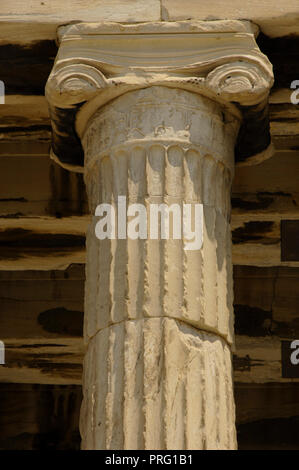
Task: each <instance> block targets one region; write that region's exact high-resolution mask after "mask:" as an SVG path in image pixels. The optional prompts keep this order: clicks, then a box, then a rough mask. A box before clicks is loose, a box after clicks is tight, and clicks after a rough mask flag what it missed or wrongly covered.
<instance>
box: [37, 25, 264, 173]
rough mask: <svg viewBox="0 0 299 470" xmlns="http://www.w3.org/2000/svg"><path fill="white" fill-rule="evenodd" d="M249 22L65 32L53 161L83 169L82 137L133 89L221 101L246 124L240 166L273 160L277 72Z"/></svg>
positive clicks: (51, 97)
mask: <svg viewBox="0 0 299 470" xmlns="http://www.w3.org/2000/svg"><path fill="white" fill-rule="evenodd" d="M256 34H257V28H256V27H255V26H254V25H252V24H251V23H250V22H248V21H230V20H223V21H199V22H188V21H184V22H173V23H167V22H165V23H143V24H132V25H129V24H126V25H124V24H118V23H77V24H72V25H69V26H64V27H61V28H60V29H59V43H60V47H59V51H58V55H57V58H56V61H55V65H54V67H53V70H52V72H51V74H50V77H49V79H48V82H47V85H46V96H47V99H48V102H49V106H50V113H51V119H52V127H53V144H52V157H53V158H54V159H56V160H58V161H59V162H60V164H61V165H63V166H65V167H67V168H70V169H73V170H75V171H83V166H84V153H83V149H82V145H81V139H82V137H83V135H84V132H85V129H86V126H87V123H88V121H89V119H90V118H91V117H92V115H93V114H94V113H95V112H96V111H97V110H98V109H99V108H100V107H102V106H103V105H105V104H106V103H108V102H109V101H111V100H112V99H115V98H116V97H118V96H120V95H122V94H124V93H127V92H129V91H133V90H138V89H141V88H147V87H152V86H164V87H169V88H177V89H183V90H186V91H190V92H193V93H197V94H200V95H203V96H205V97H207V98H210V99H212V100H215V101H217V102H218V103H219V104H221V105H222V106H223V110H224V111H225V110H227V111H229V112H230V113H231V114H232V115H235V116H238V117H239V118H241V123H242V124H241V127H240V131H239V135H238V139H237V142H236V146H235V160H236V162H237V163H239V164H251V163H256V162H259V161H262V160H263V159H265V158H268V157H269V156H271V154H272V146H271V138H270V132H269V119H268V109H267V98H268V94H269V90H270V88H271V86H272V84H273V74H272V66H271V64H270V62H269V60H268V59H267V57H266V56H265V55H264V54H262V53H261V51H260V50H259V48H258V46H257V44H256V41H255V36H256Z"/></svg>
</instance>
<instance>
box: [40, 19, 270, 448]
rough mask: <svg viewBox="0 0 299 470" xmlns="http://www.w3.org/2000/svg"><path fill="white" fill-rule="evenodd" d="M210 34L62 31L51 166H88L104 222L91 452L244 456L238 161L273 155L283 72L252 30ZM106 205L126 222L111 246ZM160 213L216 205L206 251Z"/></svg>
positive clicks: (199, 26) (90, 355)
mask: <svg viewBox="0 0 299 470" xmlns="http://www.w3.org/2000/svg"><path fill="white" fill-rule="evenodd" d="M212 23H213V24H211V23H196V24H192V25H190V24H189V25H187V26H186V23H182V24H176V25H175V26H174V25H173V24H169V25H168V24H167V23H165V24H163V25H131V26H124V25H122V26H120V25H113V26H111V25H84V24H79V25H76V26H71V27H69V28H68V29H66V30H65V29H63V30H62V34H61V37H62V42H61V46H60V50H59V54H58V57H57V60H56V65H55V67H54V70H53V72H52V74H51V76H50V78H49V82H48V85H47V96H48V99H49V102H50V105H51V106H50V108H51V112H52V120H53V131H54V132H53V157H54V158H56V159H60V161H61V162H62V164H63V165H64V166H69V165H73V166H74V167H75V169H77V170H78V167H79V166H80V165H81V164H82V163H83V161H82V157H83V155H84V178H85V182H86V188H87V193H88V199H89V204H90V210H91V213H92V214H93V222H92V223H91V225H90V228H89V231H88V234H87V260H86V289H85V325H84V337H85V343H86V355H85V360H84V377H83V395H84V398H83V404H82V410H81V420H80V430H81V435H82V448H84V449H235V448H236V434H235V408H234V400H233V384H232V366H231V348H232V344H233V307H232V303H233V293H232V292H233V287H232V262H231V238H230V227H229V218H230V190H231V182H232V178H233V170H234V154H235V148H236V149H237V152H236V153H237V154H239V158H240V160H242V162H243V163H244V161H245V160H250V159H253V161H259V160H260V159H262V158H265V157H266V156H267V152H268V149H269V143H270V142H269V133H268V129H267V115H266V112H265V109H266V107H265V103H266V98H267V93H268V90H269V87H270V85H271V80H272V75H271V67H270V66H269V63H268V61H267V59H266V58H265V57H264V56H263V55H262V54H261V53H260V52H259V51H257V48H256V44H255V42H254V34H253V31H252V30H251V29H250V25H248V24H247V23H241V22H233V24H232V22H212ZM216 23H217V25H216V26H215V24H216ZM109 28H110V29H109ZM188 28H189V29H188ZM215 28H216V32H217V34H216V33H215ZM211 31H212V32H211ZM140 33H142V34H140ZM174 33H177V36H176V35H175V34H174ZM191 33H192V34H191ZM120 36H121V39H120ZM91 38H92V39H91ZM174 38H175V39H174ZM237 41H239V42H240V44H239V48H238V54H235V50H236V42H237ZM225 48H226V49H227V50H226V49H225ZM140 51H141V52H140ZM174 51H175V54H174ZM232 51H233V52H232ZM84 55H87V57H85V59H83V58H82V57H84ZM240 127H241V130H240ZM244 132H247V134H246V135H245V138H244ZM250 132H253V133H254V134H255V140H254V142H253V145H252V147H250V145H248V141H249V140H250ZM78 137H79V139H80V143H81V144H80V143H79V139H78ZM242 142H243V143H242ZM244 142H245V144H244ZM81 145H82V147H81ZM70 146H72V148H73V150H74V154H73V156H72V152H71V151H70V150H72V149H70ZM244 147H245V148H244ZM54 153H55V155H54ZM120 200H121V201H125V204H126V208H128V207H129V206H130V205H131V204H140V205H141V206H140V207H145V208H146V215H147V216H148V217H147V232H146V235H145V236H142V237H139V238H135V239H133V238H132V237H131V238H130V237H129V236H128V233H127V229H128V227H127V219H125V220H124V219H123V217H124V215H123V210H122V209H121V208H120V207H119V205H118V202H119V201H120ZM101 204H110V205H111V206H112V207H113V208H114V211H115V215H116V221H117V223H116V231H115V237H112V238H111V237H110V238H105V239H101V240H100V239H98V238H97V236H96V224H97V223H98V221H99V218H98V217H97V216H95V215H94V214H95V211H96V208H97V207H98V206H99V205H101ZM154 204H165V205H166V206H167V207H170V206H171V205H172V204H175V205H176V207H177V208H179V209H180V210H181V213H182V210H183V206H184V204H190V206H191V207H193V208H194V207H195V205H196V204H202V206H203V216H202V219H200V221H201V222H202V243H200V246H198V247H196V248H195V249H186V248H187V247H188V246H189V247H190V240H187V239H186V237H185V236H184V235H185V233H184V231H183V230H182V237H177V238H176V239H174V238H173V237H171V236H170V237H167V238H166V239H163V238H162V237H161V233H160V234H159V236H158V238H152V237H151V236H150V229H151V227H150V224H151V223H152V219H151V217H150V210H151V206H152V205H154ZM129 216H131V217H132V216H134V214H133V213H129ZM193 220H194V217H193ZM124 223H125V225H124ZM193 228H194V227H193Z"/></svg>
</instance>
